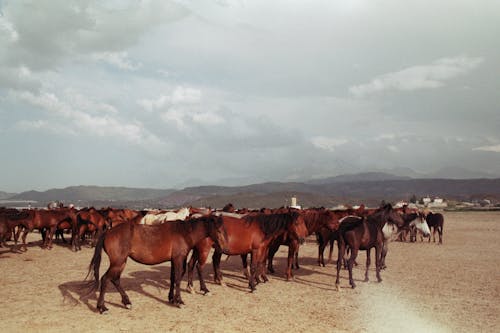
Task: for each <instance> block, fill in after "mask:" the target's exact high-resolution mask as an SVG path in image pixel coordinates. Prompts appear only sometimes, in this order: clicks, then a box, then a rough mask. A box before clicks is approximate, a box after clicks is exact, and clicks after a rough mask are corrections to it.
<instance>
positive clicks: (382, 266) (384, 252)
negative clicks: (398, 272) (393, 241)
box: [380, 241, 389, 269]
mask: <svg viewBox="0 0 500 333" xmlns="http://www.w3.org/2000/svg"><path fill="white" fill-rule="evenodd" d="M387 251H389V242H388V241H384V243H383V244H382V253H381V254H380V269H386V268H387V266H386V265H385V257H386V255H387Z"/></svg>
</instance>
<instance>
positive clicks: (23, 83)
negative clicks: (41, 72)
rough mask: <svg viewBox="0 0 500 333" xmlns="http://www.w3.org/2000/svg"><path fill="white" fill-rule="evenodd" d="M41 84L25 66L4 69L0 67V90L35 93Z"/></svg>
mask: <svg viewBox="0 0 500 333" xmlns="http://www.w3.org/2000/svg"><path fill="white" fill-rule="evenodd" d="M40 87H41V83H40V81H39V80H37V79H36V78H35V77H34V76H33V75H32V73H31V71H30V69H29V68H28V67H26V66H18V67H4V66H1V65H0V88H7V89H14V90H29V91H33V92H34V91H37V90H38V89H39V88H40Z"/></svg>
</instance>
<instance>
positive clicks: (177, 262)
mask: <svg viewBox="0 0 500 333" xmlns="http://www.w3.org/2000/svg"><path fill="white" fill-rule="evenodd" d="M185 262H186V260H185V258H182V257H181V256H178V257H176V258H172V268H171V270H170V293H169V301H170V302H171V303H172V304H174V305H177V306H178V307H180V305H182V304H184V301H183V300H182V298H181V280H182V267H183V265H184V263H185ZM174 286H175V292H174V293H173V290H174ZM172 293H173V298H172V299H171V298H170V295H171V294H172Z"/></svg>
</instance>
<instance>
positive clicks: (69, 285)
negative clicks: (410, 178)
mask: <svg viewBox="0 0 500 333" xmlns="http://www.w3.org/2000/svg"><path fill="white" fill-rule="evenodd" d="M444 215H445V227H444V245H441V246H439V245H437V244H433V243H431V244H429V243H427V241H425V242H424V243H420V242H417V243H398V242H393V243H391V244H390V250H389V254H388V257H387V266H388V268H387V269H386V270H385V271H383V272H382V278H383V279H384V280H383V282H381V283H377V282H375V281H376V279H375V272H374V269H373V267H372V271H371V272H370V278H371V280H372V281H371V282H369V283H364V282H361V280H362V279H363V270H364V267H361V266H364V260H365V253H364V252H362V253H361V254H360V257H359V258H358V262H359V263H360V267H359V268H356V269H355V271H354V277H355V279H356V280H357V285H358V287H357V288H356V289H350V288H348V281H347V279H346V277H347V271H342V272H341V275H342V277H343V278H342V280H341V283H342V287H343V288H342V289H341V291H340V292H337V291H336V290H335V286H334V281H335V270H334V266H333V265H331V264H330V265H327V267H318V266H317V265H316V256H317V246H316V244H315V241H314V237H311V238H310V240H309V241H308V242H307V243H306V245H304V246H303V247H301V250H300V255H301V264H302V267H301V269H300V270H298V271H295V280H294V281H293V282H286V281H285V280H284V279H283V273H284V265H285V255H286V248H285V247H282V248H281V249H280V251H279V253H278V255H277V258H276V259H275V266H276V268H277V269H278V274H277V275H275V276H271V279H270V281H269V282H268V283H266V284H259V285H258V286H257V291H256V292H255V293H249V291H248V289H247V282H246V280H245V279H244V278H243V277H242V274H241V268H240V267H241V266H240V261H239V258H238V257H231V258H230V259H229V260H228V261H225V262H223V263H222V266H223V272H224V273H225V281H226V283H227V286H226V287H222V286H219V285H214V284H213V283H212V282H211V281H212V278H213V274H212V268H211V265H210V266H209V265H207V268H206V270H205V275H206V277H207V280H208V281H209V283H208V288H209V289H211V291H212V293H211V296H203V295H200V294H188V293H187V292H185V291H184V290H185V287H186V282H185V281H183V285H182V288H183V293H182V297H183V299H184V301H185V302H186V306H185V307H184V308H182V309H179V308H176V307H172V306H170V305H169V304H168V303H167V302H166V299H167V294H168V286H169V271H170V268H169V264H162V265H157V266H145V265H141V264H137V263H135V262H133V261H131V260H129V261H128V263H127V267H126V268H125V272H124V275H123V276H122V286H123V287H124V288H125V290H126V291H127V293H128V295H129V297H130V299H131V301H132V304H133V308H132V309H131V310H127V309H125V308H124V307H123V306H122V305H121V301H120V300H121V298H120V296H119V294H118V293H117V292H116V291H115V290H114V288H113V287H111V288H110V291H111V292H109V293H108V294H107V297H106V301H107V306H108V308H109V310H110V311H109V314H108V315H99V314H98V313H96V312H95V305H96V297H95V296H93V297H91V298H90V299H88V300H85V299H82V298H81V296H82V294H84V292H83V291H82V290H81V289H80V288H81V285H82V280H83V278H84V277H85V275H86V273H87V268H88V264H89V262H90V258H91V257H92V254H93V251H94V250H93V249H90V248H84V249H83V251H81V252H79V253H73V252H71V251H70V250H69V248H67V247H64V246H62V245H56V246H54V249H52V250H51V251H47V250H42V249H41V248H40V247H39V244H40V243H39V238H40V235H39V234H36V233H34V234H31V235H30V237H29V241H30V242H31V244H30V247H29V249H28V251H27V252H26V253H22V254H17V253H12V252H10V251H9V250H8V249H0V271H1V273H0V274H1V275H0V309H1V311H0V321H1V330H2V331H3V332H21V331H22V332H69V331H73V332H153V331H158V330H162V331H167V332H169V331H171V332H301V331H302V332H305V331H307V332H495V331H496V332H498V331H499V330H500V319H499V315H500V259H499V258H500V246H498V245H499V244H500V213H498V212H496V213H483V212H481V213H451V212H448V213H445V214H444ZM104 257H105V259H104V260H103V263H102V264H101V274H102V273H103V272H104V271H105V270H106V269H107V256H106V255H104ZM223 260H224V259H223ZM195 286H196V288H197V289H198V286H199V285H198V281H196V282H195Z"/></svg>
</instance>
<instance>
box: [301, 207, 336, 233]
mask: <svg viewBox="0 0 500 333" xmlns="http://www.w3.org/2000/svg"><path fill="white" fill-rule="evenodd" d="M330 214H333V213H330V212H329V211H328V210H325V209H324V208H323V207H321V208H313V209H312V210H309V209H308V210H307V211H305V212H304V213H303V214H302V216H303V217H304V222H305V224H306V228H307V230H308V231H309V232H312V231H313V230H318V229H319V228H320V227H322V226H326V225H327V224H328V222H329V220H330V218H331V215H330Z"/></svg>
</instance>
